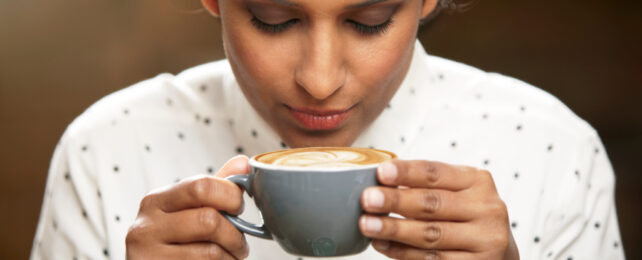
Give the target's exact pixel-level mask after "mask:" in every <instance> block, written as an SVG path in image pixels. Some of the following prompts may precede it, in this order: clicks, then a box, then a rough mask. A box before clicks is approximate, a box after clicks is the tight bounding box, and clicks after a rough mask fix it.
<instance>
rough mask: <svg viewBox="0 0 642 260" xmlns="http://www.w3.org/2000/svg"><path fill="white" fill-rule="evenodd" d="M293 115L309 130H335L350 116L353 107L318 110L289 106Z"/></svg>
mask: <svg viewBox="0 0 642 260" xmlns="http://www.w3.org/2000/svg"><path fill="white" fill-rule="evenodd" d="M286 107H287V108H288V110H289V111H290V114H291V115H292V117H293V118H294V119H295V120H296V121H297V122H298V123H299V124H300V125H301V126H302V127H304V128H306V129H308V130H333V129H336V128H339V127H340V126H341V125H342V124H343V123H344V122H345V121H346V120H347V119H348V118H349V116H350V111H351V110H352V107H353V106H351V107H349V108H347V109H341V110H318V109H311V108H292V107H290V106H287V105H286Z"/></svg>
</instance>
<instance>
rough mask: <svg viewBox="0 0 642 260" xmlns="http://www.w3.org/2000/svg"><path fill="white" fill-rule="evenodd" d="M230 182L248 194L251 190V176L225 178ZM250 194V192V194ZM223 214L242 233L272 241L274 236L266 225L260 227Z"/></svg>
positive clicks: (241, 175)
mask: <svg viewBox="0 0 642 260" xmlns="http://www.w3.org/2000/svg"><path fill="white" fill-rule="evenodd" d="M225 179H226V180H228V181H231V182H233V183H235V184H237V185H239V186H241V187H243V188H244V189H245V191H246V192H248V191H249V190H250V176H249V175H247V174H239V175H231V176H228V177H226V178H225ZM248 194H249V192H248ZM221 214H223V216H224V217H225V218H226V219H227V220H229V221H230V222H231V223H232V225H234V226H236V228H237V229H238V230H240V231H241V232H244V233H247V234H249V235H252V236H255V237H260V238H265V239H272V234H271V233H270V231H269V230H268V229H267V228H266V227H265V224H263V225H261V226H259V225H256V224H252V223H250V222H247V221H245V220H243V219H241V218H239V217H238V216H235V215H231V214H228V213H227V212H223V211H221Z"/></svg>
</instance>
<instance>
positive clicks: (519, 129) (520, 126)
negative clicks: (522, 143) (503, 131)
mask: <svg viewBox="0 0 642 260" xmlns="http://www.w3.org/2000/svg"><path fill="white" fill-rule="evenodd" d="M522 128H524V127H523V126H522V125H521V124H520V125H517V127H515V130H517V131H518V132H519V131H522Z"/></svg>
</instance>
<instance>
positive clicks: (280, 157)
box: [256, 147, 396, 168]
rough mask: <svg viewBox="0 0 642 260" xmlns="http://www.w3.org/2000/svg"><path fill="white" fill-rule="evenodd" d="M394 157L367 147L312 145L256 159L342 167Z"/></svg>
mask: <svg viewBox="0 0 642 260" xmlns="http://www.w3.org/2000/svg"><path fill="white" fill-rule="evenodd" d="M395 157H396V156H395V155H394V154H393V153H390V152H386V151H382V150H376V149H368V148H351V147H312V148H299V149H289V150H283V151H276V152H272V153H267V154H262V155H259V156H257V157H256V160H257V161H259V162H263V163H267V164H272V165H279V166H295V167H322V168H342V167H354V166H363V165H369V164H377V163H380V162H383V161H386V160H390V159H394V158H395Z"/></svg>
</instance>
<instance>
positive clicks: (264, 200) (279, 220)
mask: <svg viewBox="0 0 642 260" xmlns="http://www.w3.org/2000/svg"><path fill="white" fill-rule="evenodd" d="M255 157H256V156H255ZM255 157H252V158H251V159H250V167H251V172H250V174H249V175H233V176H229V177H227V178H226V179H227V180H230V181H232V182H234V183H236V184H238V185H240V186H242V187H243V188H245V191H246V192H247V193H248V194H249V195H250V196H251V197H252V198H253V199H254V202H255V203H256V205H257V207H258V208H259V210H260V211H261V215H262V216H263V222H264V224H263V225H261V226H259V225H256V224H252V223H248V222H247V221H245V220H242V219H240V218H238V217H237V216H232V215H228V214H225V213H224V215H225V217H226V218H227V219H228V220H229V221H230V222H232V224H234V225H235V226H236V227H237V228H238V229H239V230H241V231H242V232H245V233H247V234H250V235H253V236H257V237H261V238H265V239H273V240H276V242H278V244H279V245H280V246H281V247H282V248H283V249H284V250H285V251H286V252H288V253H290V254H294V255H300V256H344V255H351V254H357V253H360V252H362V251H364V250H365V249H366V248H367V247H368V245H369V244H370V241H371V240H370V239H369V238H367V237H365V236H363V235H362V234H361V232H360V231H359V225H358V223H359V217H360V216H361V215H362V214H363V213H364V211H363V209H362V208H361V193H362V192H363V190H364V189H365V188H366V187H370V186H375V185H377V184H378V181H377V177H376V168H377V166H378V164H373V165H366V166H356V167H349V168H312V169H308V168H296V167H287V166H286V167H284V166H275V165H269V164H264V163H261V162H258V161H256V160H255Z"/></svg>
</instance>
